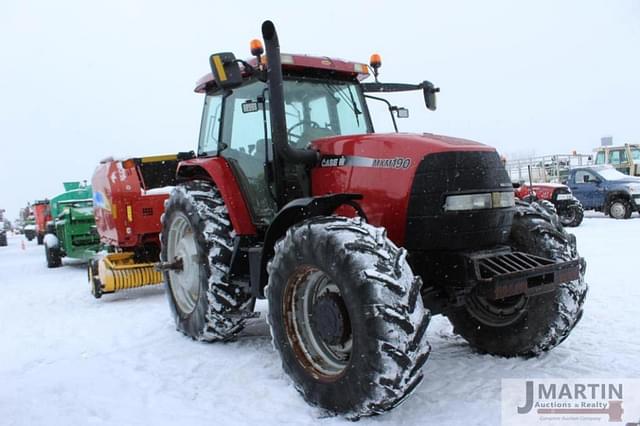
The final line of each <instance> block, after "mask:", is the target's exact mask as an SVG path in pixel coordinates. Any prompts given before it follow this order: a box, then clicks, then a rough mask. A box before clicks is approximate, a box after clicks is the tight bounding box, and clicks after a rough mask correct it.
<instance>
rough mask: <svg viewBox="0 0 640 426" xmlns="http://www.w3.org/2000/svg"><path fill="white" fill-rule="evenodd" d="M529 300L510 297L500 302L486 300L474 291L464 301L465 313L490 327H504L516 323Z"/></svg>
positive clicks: (523, 297) (521, 296) (522, 296)
mask: <svg viewBox="0 0 640 426" xmlns="http://www.w3.org/2000/svg"><path fill="white" fill-rule="evenodd" d="M528 302H529V299H528V298H527V297H526V296H524V295H520V296H512V297H508V298H506V299H501V300H488V299H487V298H485V297H483V296H480V295H478V293H477V292H476V291H475V290H474V291H473V292H472V293H471V294H470V295H469V296H468V297H467V300H466V305H465V306H466V308H467V311H468V312H469V313H470V314H471V315H472V316H473V317H474V318H476V319H477V320H478V321H480V322H481V323H483V324H486V325H489V326H492V327H505V326H507V325H510V324H513V323H514V322H516V321H517V320H518V319H520V317H521V316H522V315H523V314H524V312H525V311H526V307H527V304H528Z"/></svg>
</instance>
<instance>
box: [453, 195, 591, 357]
mask: <svg viewBox="0 0 640 426" xmlns="http://www.w3.org/2000/svg"><path fill="white" fill-rule="evenodd" d="M553 222H554V218H553V217H552V216H551V215H550V214H549V212H548V211H546V210H545V209H543V208H541V207H540V206H537V205H536V204H531V205H528V204H525V203H520V202H518V203H517V204H516V214H515V216H514V222H513V227H512V231H511V245H512V247H513V249H514V250H518V251H522V252H526V253H531V254H534V255H538V256H542V257H546V258H549V259H554V260H556V261H566V260H571V259H576V258H577V257H578V252H577V250H576V241H575V237H574V236H573V235H571V234H567V233H566V232H565V231H564V230H563V229H562V226H561V225H554V223H553ZM585 269H586V265H585V263H584V262H583V263H582V264H581V267H580V277H579V278H578V279H577V280H575V281H570V282H566V283H561V284H560V285H558V287H557V288H556V290H555V291H553V292H549V293H544V294H541V295H538V296H535V297H531V298H526V297H524V296H515V297H514V298H512V299H509V300H503V301H501V303H499V304H498V303H489V305H490V306H486V305H487V301H486V300H485V301H482V300H480V298H479V297H478V296H475V295H471V296H469V298H468V300H467V305H466V306H465V307H462V308H459V309H456V310H455V311H453V312H451V313H450V314H449V320H450V321H451V323H452V324H453V326H454V331H455V332H456V333H458V334H460V335H461V336H462V337H464V338H465V339H466V340H467V341H468V342H469V343H470V344H471V346H473V347H474V348H476V349H478V350H480V351H481V352H488V353H491V354H495V355H501V356H507V357H510V356H536V355H539V354H540V353H542V352H545V351H548V350H550V349H552V348H554V347H556V346H557V345H559V344H560V343H562V342H563V341H564V340H565V339H566V338H567V337H568V336H569V334H570V333H571V331H572V330H573V328H574V327H575V326H576V324H577V323H578V322H579V321H580V318H581V317H582V312H583V305H584V301H585V297H586V294H587V284H586V283H585V281H584V272H585ZM483 304H484V307H485V308H486V309H487V310H488V311H489V312H492V311H491V308H495V312H500V311H502V312H509V315H507V314H500V315H499V314H497V313H496V314H495V316H494V318H493V320H491V317H490V316H488V315H487V312H483V313H484V315H480V312H481V310H480V308H478V306H482V305H483ZM509 309H511V310H509Z"/></svg>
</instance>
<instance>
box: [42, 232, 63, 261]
mask: <svg viewBox="0 0 640 426" xmlns="http://www.w3.org/2000/svg"><path fill="white" fill-rule="evenodd" d="M50 235H51V234H50ZM53 239H55V241H57V238H56V237H55V235H51V237H50V240H53ZM44 256H45V258H46V260H47V268H58V267H60V266H62V256H61V255H60V247H59V245H58V244H53V243H49V244H47V243H46V242H45V244H44Z"/></svg>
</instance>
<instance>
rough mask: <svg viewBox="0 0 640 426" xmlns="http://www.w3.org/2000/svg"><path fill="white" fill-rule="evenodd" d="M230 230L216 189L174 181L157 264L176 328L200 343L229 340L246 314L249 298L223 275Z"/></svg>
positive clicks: (249, 308) (230, 246)
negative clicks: (175, 265) (163, 266)
mask: <svg viewBox="0 0 640 426" xmlns="http://www.w3.org/2000/svg"><path fill="white" fill-rule="evenodd" d="M234 235H235V233H234V231H233V228H232V226H231V221H230V219H229V215H228V212H227V207H226V206H225V204H224V201H223V199H222V197H221V195H220V193H219V192H218V190H217V189H216V188H215V187H214V186H213V185H211V184H210V183H208V182H206V181H192V182H186V183H184V184H180V185H178V186H177V187H176V188H175V189H174V190H173V192H172V193H171V196H170V197H169V199H168V200H167V202H166V205H165V212H164V215H163V217H162V235H161V241H162V252H161V259H162V261H163V262H175V261H176V260H180V261H181V262H182V268H181V270H180V269H178V270H169V271H165V283H166V286H167V297H168V299H169V306H170V308H171V312H172V313H173V317H174V319H175V322H176V328H177V329H178V330H179V331H181V332H182V333H184V334H186V335H187V336H189V337H191V338H193V339H196V340H201V341H209V342H210V341H220V340H229V339H231V338H233V337H234V336H235V335H236V334H238V333H239V332H240V331H241V330H242V328H243V327H244V323H245V321H246V319H247V318H248V317H249V316H251V311H252V308H253V303H252V302H253V299H252V297H251V296H250V294H249V293H248V292H247V291H245V289H244V288H242V287H240V286H238V285H236V284H234V283H232V282H231V281H230V279H229V266H230V263H231V254H232V249H233V237H234Z"/></svg>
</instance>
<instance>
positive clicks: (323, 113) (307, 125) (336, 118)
mask: <svg viewBox="0 0 640 426" xmlns="http://www.w3.org/2000/svg"><path fill="white" fill-rule="evenodd" d="M284 97H285V114H286V119H287V129H288V132H289V143H292V144H295V145H297V146H298V147H300V148H302V147H304V145H306V144H307V143H308V142H310V141H311V140H313V139H317V138H320V137H326V136H337V135H355V134H362V133H371V126H370V124H369V117H368V116H367V115H366V114H365V109H364V107H363V97H362V93H361V92H360V90H358V87H357V86H356V84H355V83H349V82H339V81H331V82H326V81H322V80H285V82H284Z"/></svg>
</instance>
